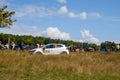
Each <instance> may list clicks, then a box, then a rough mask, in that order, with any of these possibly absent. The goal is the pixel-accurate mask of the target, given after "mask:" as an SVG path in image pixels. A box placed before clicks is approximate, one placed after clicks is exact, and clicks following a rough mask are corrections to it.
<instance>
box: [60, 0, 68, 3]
mask: <svg viewBox="0 0 120 80" xmlns="http://www.w3.org/2000/svg"><path fill="white" fill-rule="evenodd" d="M58 2H60V3H67V0H58Z"/></svg>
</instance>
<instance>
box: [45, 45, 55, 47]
mask: <svg viewBox="0 0 120 80" xmlns="http://www.w3.org/2000/svg"><path fill="white" fill-rule="evenodd" d="M45 48H54V45H47V46H46V47H45Z"/></svg>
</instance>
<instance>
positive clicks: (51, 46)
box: [43, 44, 54, 54]
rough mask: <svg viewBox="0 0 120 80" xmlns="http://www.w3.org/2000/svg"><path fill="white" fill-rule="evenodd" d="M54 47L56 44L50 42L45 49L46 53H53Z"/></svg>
mask: <svg viewBox="0 0 120 80" xmlns="http://www.w3.org/2000/svg"><path fill="white" fill-rule="evenodd" d="M53 49H54V45H53V44H49V45H46V46H45V47H44V49H43V52H44V54H53V52H54V51H53Z"/></svg>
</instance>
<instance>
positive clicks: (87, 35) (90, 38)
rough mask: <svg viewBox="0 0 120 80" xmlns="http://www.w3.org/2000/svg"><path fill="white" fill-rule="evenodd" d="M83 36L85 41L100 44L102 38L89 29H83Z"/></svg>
mask: <svg viewBox="0 0 120 80" xmlns="http://www.w3.org/2000/svg"><path fill="white" fill-rule="evenodd" d="M81 36H82V38H83V41H84V42H89V43H96V44H99V43H100V40H99V39H97V38H96V37H94V36H93V35H92V34H91V33H90V31H89V30H83V31H81ZM81 41H82V40H81Z"/></svg>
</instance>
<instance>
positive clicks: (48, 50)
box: [30, 44, 69, 55]
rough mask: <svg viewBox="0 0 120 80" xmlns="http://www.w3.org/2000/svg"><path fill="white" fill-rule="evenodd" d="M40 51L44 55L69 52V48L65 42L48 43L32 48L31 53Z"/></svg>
mask: <svg viewBox="0 0 120 80" xmlns="http://www.w3.org/2000/svg"><path fill="white" fill-rule="evenodd" d="M36 53H40V54H43V55H50V54H53V55H56V54H69V50H68V49H67V47H66V46H65V45H64V44H47V45H44V46H42V47H40V48H35V49H31V50H30V54H36Z"/></svg>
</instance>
